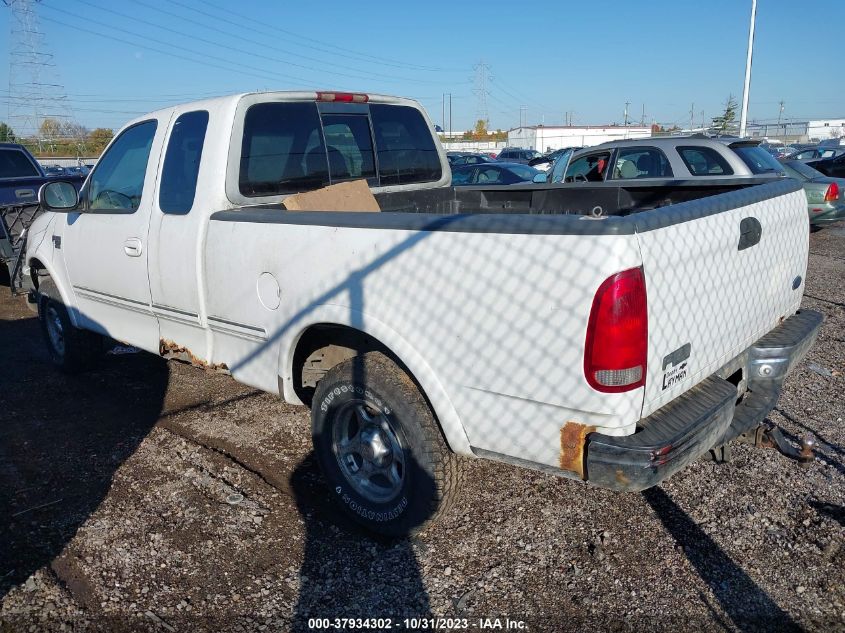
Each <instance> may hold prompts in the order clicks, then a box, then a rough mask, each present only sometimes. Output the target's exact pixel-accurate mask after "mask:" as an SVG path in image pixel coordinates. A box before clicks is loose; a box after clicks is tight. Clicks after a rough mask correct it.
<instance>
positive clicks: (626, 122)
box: [624, 101, 631, 127]
mask: <svg viewBox="0 0 845 633" xmlns="http://www.w3.org/2000/svg"><path fill="white" fill-rule="evenodd" d="M629 105H631V102H630V101H626V102H625V123H624V125H625V126H626V127H627V125H628V106H629Z"/></svg>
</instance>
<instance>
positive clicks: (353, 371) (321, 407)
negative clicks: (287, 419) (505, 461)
mask: <svg viewBox="0 0 845 633" xmlns="http://www.w3.org/2000/svg"><path fill="white" fill-rule="evenodd" d="M361 406H363V411H362V410H361V409H360V408H359V407H361ZM311 422H312V437H313V440H314V452H315V454H316V456H317V461H318V463H319V464H320V467H321V469H322V471H323V475H324V476H325V478H326V479H327V481H328V484H329V488H330V489H331V491H332V493H333V494H334V495H335V497H336V499H337V501H338V504H339V505H340V507H341V508H342V509H343V511H344V512H345V513H346V514H348V515H349V516H350V517H351V518H352V519H353V520H354V521H355V522H356V523H358V524H360V525H362V526H363V527H364V528H366V529H367V530H368V531H371V532H374V533H376V534H380V535H384V536H389V537H398V536H405V535H408V534H413V533H414V532H418V531H419V530H421V529H423V528H424V527H425V526H427V525H429V524H431V523H432V522H434V521H435V520H437V519H438V518H440V517H441V516H442V515H443V514H445V513H446V512H448V510H449V509H450V508H451V507H452V505H453V504H454V503H455V500H456V498H457V496H458V491H459V488H460V484H461V479H462V469H461V463H460V460H459V458H458V456H456V455H455V454H454V453H452V451H451V450H450V449H449V447H448V446H447V445H446V441H445V439H444V438H443V434H442V433H441V431H440V427H439V425H438V424H437V421H436V420H435V418H434V414H433V413H432V411H431V408H430V407H429V406H428V403H427V402H426V400H425V398H424V397H423V395H422V394H421V393H420V390H419V389H418V388H417V386H416V384H414V382H413V380H411V378H410V377H409V376H408V375H407V374H406V373H405V372H404V371H402V370H401V369H400V368H399V367H398V366H397V365H396V364H395V363H394V362H393V361H391V360H390V359H389V358H388V357H387V356H385V355H384V354H381V353H379V352H370V353H367V354H364V355H362V356H358V357H355V358H352V359H349V360H346V361H344V362H342V363H340V364H338V365H336V366H335V367H333V368H332V369H331V370H330V371H329V372H328V373H327V374H326V375H325V376H324V377H323V379H322V380H320V382H319V383H318V384H317V389H316V392H315V394H314V400H313V405H312V408H311ZM356 426H357V428H358V431H357V435H356V437H359V438H361V437H366V438H370V439H369V440H368V441H362V442H360V445H361V446H362V448H361V449H359V450H358V452H357V453H356V452H355V449H348V447H349V446H350V445H353V444H354V442H351V441H348V442H347V443H346V444H344V438H346V440H349V434H350V433H353V431H354V429H355V427H356ZM391 432H392V435H391ZM344 447H346V448H344ZM391 447H392V450H391ZM382 449H386V450H388V451H390V453H389V454H388V453H385V452H384V450H382ZM365 462H366V463H365ZM356 464H357V469H356ZM368 468H369V469H373V468H375V469H377V470H376V471H370V473H371V474H370V476H369V478H367V477H366V475H364V474H363V473H366V472H367V469H368ZM383 473H387V474H383ZM397 473H398V474H399V475H400V477H398V481H397Z"/></svg>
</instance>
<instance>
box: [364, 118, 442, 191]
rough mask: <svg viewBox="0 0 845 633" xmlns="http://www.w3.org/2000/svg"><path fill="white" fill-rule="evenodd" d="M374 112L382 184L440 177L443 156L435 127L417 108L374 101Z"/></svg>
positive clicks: (421, 180)
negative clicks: (430, 127)
mask: <svg viewBox="0 0 845 633" xmlns="http://www.w3.org/2000/svg"><path fill="white" fill-rule="evenodd" d="M370 116H371V117H372V121H373V133H374V135H375V139H376V152H377V153H378V170H379V177H380V183H381V185H382V186H384V185H403V184H407V183H412V182H431V181H437V180H440V178H441V177H442V175H443V170H442V168H441V166H440V156H439V154H438V153H437V147H435V144H434V138H433V135H432V133H431V130H430V129H429V127H428V125H427V124H426V122H425V119H424V118H423V116H422V114H421V113H420V112H419V111H418V110H417V109H415V108H411V107H408V106H395V105H387V104H378V103H374V104H372V105H371V106H370Z"/></svg>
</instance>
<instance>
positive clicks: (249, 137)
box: [238, 103, 329, 197]
mask: <svg viewBox="0 0 845 633" xmlns="http://www.w3.org/2000/svg"><path fill="white" fill-rule="evenodd" d="M327 184H329V167H328V162H327V160H326V146H325V143H324V142H323V135H322V133H321V131H320V117H319V115H318V114H317V104H315V103H257V104H255V105H253V106H251V107H250V108H249V109H248V110H247V111H246V115H245V116H244V136H243V141H242V143H241V164H240V173H239V174H238V187H239V189H240V192H241V194H242V195H244V196H250V197H257V196H272V195H277V194H284V193H296V192H298V191H306V190H309V189H317V188H319V187H322V186H324V185H327Z"/></svg>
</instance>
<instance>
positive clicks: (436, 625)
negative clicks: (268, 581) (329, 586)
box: [308, 618, 528, 631]
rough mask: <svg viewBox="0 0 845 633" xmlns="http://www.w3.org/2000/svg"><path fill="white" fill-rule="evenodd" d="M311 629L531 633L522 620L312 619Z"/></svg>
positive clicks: (309, 622)
mask: <svg viewBox="0 0 845 633" xmlns="http://www.w3.org/2000/svg"><path fill="white" fill-rule="evenodd" d="M308 628H309V629H312V630H340V631H353V630H367V629H376V630H387V629H395V630H403V629H404V630H412V631H421V630H423V631H424V630H429V631H438V630H444V631H446V630H489V631H527V630H528V626H527V624H526V623H525V622H524V621H522V620H511V619H510V618H474V619H469V618H403V619H396V620H394V619H393V618H309V619H308Z"/></svg>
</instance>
